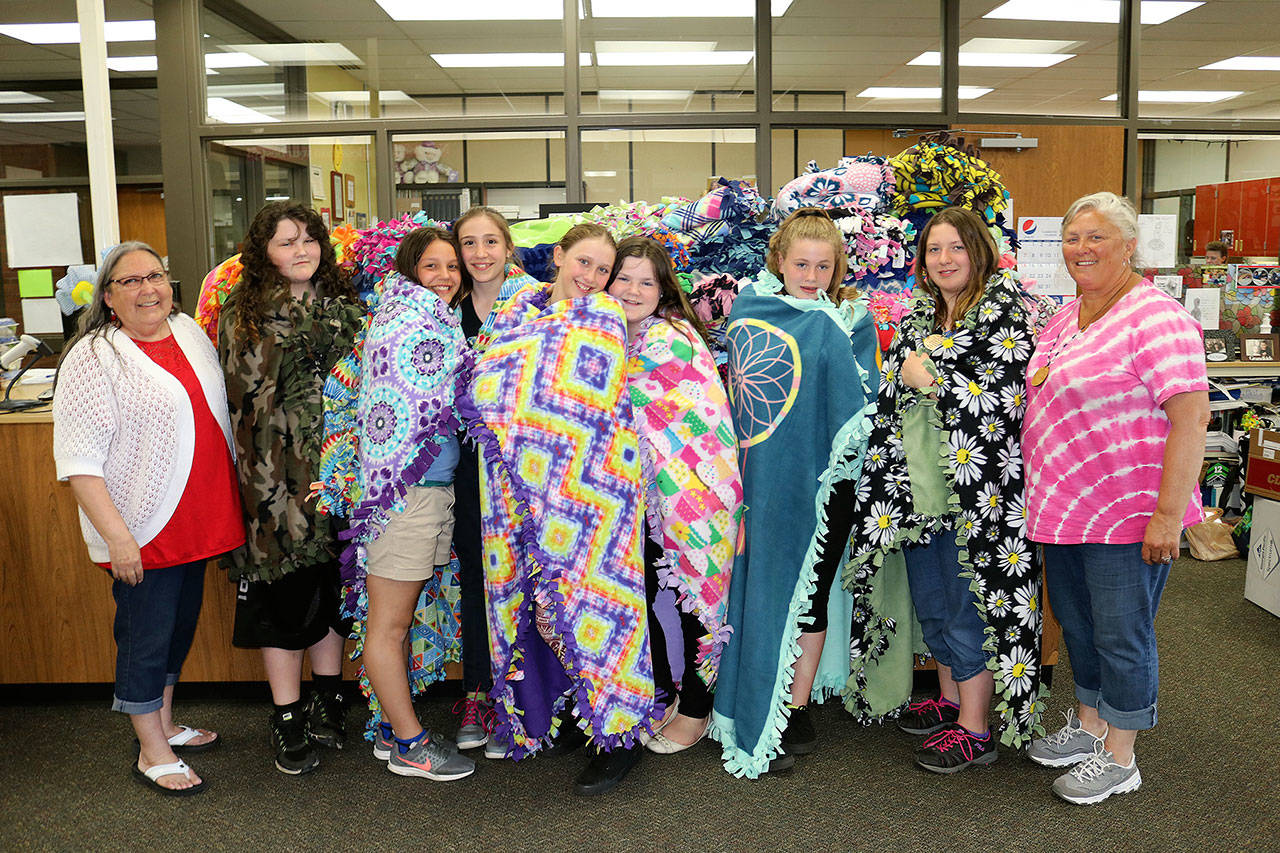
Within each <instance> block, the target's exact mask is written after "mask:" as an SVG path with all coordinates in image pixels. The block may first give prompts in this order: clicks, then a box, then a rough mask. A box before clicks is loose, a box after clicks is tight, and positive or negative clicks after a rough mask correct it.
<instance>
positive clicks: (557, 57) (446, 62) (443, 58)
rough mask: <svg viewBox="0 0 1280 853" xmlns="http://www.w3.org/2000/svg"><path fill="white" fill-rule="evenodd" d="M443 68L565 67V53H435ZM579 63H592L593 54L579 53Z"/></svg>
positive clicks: (434, 55)
mask: <svg viewBox="0 0 1280 853" xmlns="http://www.w3.org/2000/svg"><path fill="white" fill-rule="evenodd" d="M431 58H432V59H433V60H435V62H436V64H437V65H439V66H440V67H441V68H563V67H564V54H563V53H433V54H431ZM578 64H579V65H590V64H591V54H589V53H580V54H578Z"/></svg>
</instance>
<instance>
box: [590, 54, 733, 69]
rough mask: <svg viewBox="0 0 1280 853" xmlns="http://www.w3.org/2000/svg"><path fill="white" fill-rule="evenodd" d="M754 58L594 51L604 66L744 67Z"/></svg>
mask: <svg viewBox="0 0 1280 853" xmlns="http://www.w3.org/2000/svg"><path fill="white" fill-rule="evenodd" d="M754 58H755V51H752V50H704V51H693V50H673V51H670V52H667V53H663V52H660V51H652V50H637V51H617V52H610V53H602V52H600V51H599V50H597V51H596V63H597V64H599V65H600V66H601V67H604V66H612V67H618V66H650V65H652V66H663V65H667V66H672V65H746V64H747V63H748V62H750V61H751V60H752V59H754Z"/></svg>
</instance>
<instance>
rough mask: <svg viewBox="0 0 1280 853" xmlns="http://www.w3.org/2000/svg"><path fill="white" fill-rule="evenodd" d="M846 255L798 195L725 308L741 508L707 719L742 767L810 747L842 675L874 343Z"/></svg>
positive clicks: (735, 765)
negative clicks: (818, 708)
mask: <svg viewBox="0 0 1280 853" xmlns="http://www.w3.org/2000/svg"><path fill="white" fill-rule="evenodd" d="M847 263H848V261H847V256H846V254H845V246H844V239H843V237H842V236H841V234H840V231H839V230H838V229H837V228H836V226H835V225H834V224H833V223H832V222H831V220H830V219H829V218H828V217H827V214H826V213H825V212H824V211H822V210H819V209H816V208H801V209H800V210H797V211H796V212H795V213H793V214H791V215H790V216H789V217H787V219H786V220H785V221H783V223H782V225H781V226H780V227H779V228H778V231H777V233H776V234H774V235H773V238H772V239H770V241H769V253H768V256H767V258H766V265H767V269H765V270H762V271H761V272H760V275H759V276H758V277H757V278H756V280H755V281H748V282H746V283H744V284H743V285H742V289H741V292H740V293H739V294H738V297H737V299H736V300H735V302H734V305H733V312H732V313H731V314H730V315H729V321H728V328H727V332H726V337H727V342H728V348H729V382H730V397H731V401H732V404H733V419H734V425H735V429H736V431H737V437H738V461H739V466H740V468H741V471H742V485H743V495H744V496H743V503H744V504H745V505H746V507H747V511H746V514H745V516H744V517H743V521H742V529H743V532H742V536H741V543H742V551H741V553H739V554H738V556H737V559H736V560H735V561H734V565H733V581H732V583H731V584H730V586H729V612H728V622H729V625H730V626H731V628H732V631H733V634H732V637H733V639H732V640H731V641H730V642H729V644H728V645H727V647H726V648H725V653H724V657H723V659H722V661H721V664H720V677H719V685H718V687H717V689H716V698H715V710H714V713H713V716H712V727H711V730H712V734H713V735H714V736H715V737H716V738H717V739H718V740H719V741H720V742H721V743H722V744H723V746H724V759H725V767H726V769H727V770H729V771H730V772H731V773H734V774H736V775H739V776H747V777H750V778H755V777H757V776H759V775H760V774H761V773H764V772H766V771H780V770H784V769H787V768H789V767H790V766H792V765H793V764H794V763H795V758H794V756H795V755H804V754H806V753H810V752H812V751H813V750H814V749H815V747H816V746H817V734H816V733H815V731H814V727H813V723H812V721H811V719H810V715H809V711H808V703H809V700H810V699H817V700H821V699H823V698H825V697H827V696H830V695H832V694H833V693H835V692H836V691H838V690H840V689H842V688H843V687H844V685H845V682H846V680H847V679H848V677H849V634H848V630H849V622H850V600H849V596H848V594H847V593H845V592H844V591H843V590H842V589H840V587H839V586H838V584H839V581H838V579H837V578H836V570H837V569H838V568H839V567H840V566H841V565H842V562H843V558H844V555H845V553H846V551H847V548H848V543H849V531H850V526H851V525H852V523H853V491H854V486H855V484H856V483H857V479H858V472H859V469H860V468H861V465H862V456H863V452H864V451H865V449H866V442H867V434H868V433H869V432H870V428H871V421H870V414H871V412H872V411H873V410H874V407H875V391H876V386H875V375H876V353H877V348H876V337H875V324H874V323H873V322H872V319H871V317H870V315H869V314H868V312H867V306H866V301H865V300H863V299H860V298H853V297H855V296H856V294H857V291H854V290H852V289H851V288H850V289H845V288H842V287H841V284H842V282H843V280H844V274H845V268H846V266H847ZM828 632H830V633H831V634H832V636H831V637H830V638H828V636H827V635H828ZM828 640H829V641H828Z"/></svg>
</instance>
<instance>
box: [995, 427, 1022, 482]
mask: <svg viewBox="0 0 1280 853" xmlns="http://www.w3.org/2000/svg"><path fill="white" fill-rule="evenodd" d="M996 461H997V462H999V463H1000V485H1002V486H1007V485H1009V483H1011V482H1013V481H1014V480H1015V479H1017V478H1018V477H1021V476H1022V445H1021V444H1020V443H1019V442H1018V437H1017V436H1014V435H1011V436H1009V438H1008V439H1007V440H1006V441H1005V443H1004V447H1002V448H1000V452H999V453H998V454H996Z"/></svg>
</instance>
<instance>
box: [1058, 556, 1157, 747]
mask: <svg viewBox="0 0 1280 853" xmlns="http://www.w3.org/2000/svg"><path fill="white" fill-rule="evenodd" d="M1044 563H1045V579H1046V580H1047V582H1048V588H1049V603H1050V604H1051V605H1052V607H1053V612H1054V615H1055V616H1057V617H1058V621H1059V622H1061V623H1062V637H1063V639H1064V640H1065V641H1066V644H1067V654H1068V655H1070V656H1071V675H1072V677H1073V679H1074V680H1075V683H1076V698H1077V699H1079V700H1080V702H1081V703H1082V704H1084V705H1088V706H1090V707H1093V708H1097V709H1098V716H1099V717H1101V718H1102V719H1104V720H1106V721H1107V722H1108V723H1109V724H1111V725H1114V726H1116V727H1117V728H1121V729H1131V730H1140V729H1150V728H1154V727H1155V724H1156V692H1157V689H1158V688H1159V686H1160V672H1159V657H1158V656H1157V654H1156V608H1157V607H1159V606H1160V596H1161V594H1162V593H1163V592H1164V584H1165V581H1167V580H1168V579H1169V564H1168V563H1157V564H1156V565H1154V566H1148V565H1147V564H1146V563H1144V562H1142V543H1141V542H1134V543H1132V544H1126V545H1094V544H1084V545H1045V546H1044Z"/></svg>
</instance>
